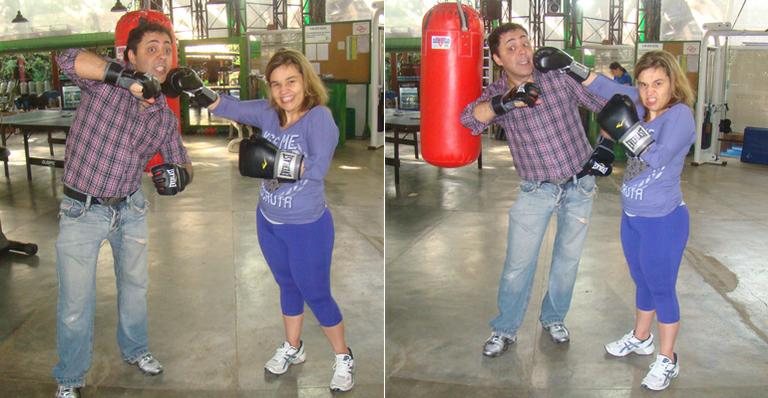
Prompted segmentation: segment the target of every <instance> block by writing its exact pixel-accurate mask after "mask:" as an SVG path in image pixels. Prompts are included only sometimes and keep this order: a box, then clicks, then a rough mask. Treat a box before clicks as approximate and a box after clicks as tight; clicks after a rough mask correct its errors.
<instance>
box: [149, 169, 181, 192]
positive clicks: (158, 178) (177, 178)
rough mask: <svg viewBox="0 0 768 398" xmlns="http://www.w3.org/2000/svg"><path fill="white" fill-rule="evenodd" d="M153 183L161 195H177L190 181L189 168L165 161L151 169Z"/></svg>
mask: <svg viewBox="0 0 768 398" xmlns="http://www.w3.org/2000/svg"><path fill="white" fill-rule="evenodd" d="M150 171H151V172H152V183H154V184H155V188H156V189H157V193H159V194H160V195H176V194H177V193H179V192H181V191H183V190H184V188H185V187H186V186H187V185H188V184H189V183H190V177H189V173H188V172H187V169H186V168H185V167H184V166H182V165H179V164H170V163H163V164H160V165H157V166H155V167H153V168H152V169H150Z"/></svg>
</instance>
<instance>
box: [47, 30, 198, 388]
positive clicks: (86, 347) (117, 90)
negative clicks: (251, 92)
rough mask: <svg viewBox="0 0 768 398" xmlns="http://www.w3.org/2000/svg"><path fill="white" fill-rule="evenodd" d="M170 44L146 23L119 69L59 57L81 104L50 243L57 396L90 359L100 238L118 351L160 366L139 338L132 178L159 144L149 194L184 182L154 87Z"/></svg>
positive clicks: (143, 263)
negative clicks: (108, 260)
mask: <svg viewBox="0 0 768 398" xmlns="http://www.w3.org/2000/svg"><path fill="white" fill-rule="evenodd" d="M171 48H172V47H171V33H170V32H169V31H168V30H167V29H166V28H165V27H163V26H161V25H156V24H146V23H145V24H140V25H139V26H138V27H137V28H135V29H134V30H132V31H131V32H130V34H129V36H128V43H127V49H126V50H125V55H126V65H125V66H123V65H122V64H120V63H117V62H114V61H108V60H105V59H103V58H101V57H99V56H97V55H95V54H93V53H89V52H85V51H81V50H74V49H72V50H67V51H64V52H63V53H61V54H60V55H59V56H58V63H59V65H60V67H61V70H62V72H63V73H65V74H66V75H67V76H68V77H69V78H70V79H71V80H72V81H73V82H74V83H75V84H77V85H78V86H79V87H80V88H81V90H82V101H81V102H80V105H79V108H78V110H77V111H76V113H75V115H74V118H73V120H72V127H71V129H70V132H69V136H68V137H67V145H66V154H65V159H66V162H65V167H64V177H63V179H62V180H63V183H64V198H63V200H62V201H61V205H60V209H59V215H60V220H59V236H58V239H57V241H56V268H57V271H58V277H59V298H58V310H57V316H56V317H57V320H56V322H57V325H56V326H57V336H56V339H57V350H58V356H59V362H58V364H56V366H55V367H54V369H53V376H54V378H55V379H56V381H57V383H58V385H59V387H58V390H57V395H56V396H57V397H62V398H63V397H74V398H77V397H78V396H79V391H78V390H79V387H82V386H83V385H84V384H85V375H86V372H87V371H88V369H89V368H90V365H91V351H92V344H93V343H92V339H93V318H94V307H95V295H96V294H95V293H96V286H95V282H96V264H97V260H98V254H99V248H100V247H101V244H102V242H103V241H105V240H108V241H109V243H110V246H111V247H112V252H113V256H114V261H115V264H114V267H115V275H116V280H117V297H118V313H119V314H118V315H119V320H118V330H117V343H118V346H119V348H120V352H121V354H122V357H123V359H124V360H125V361H126V362H128V363H129V364H132V365H136V366H137V367H138V368H139V369H140V370H141V371H142V372H143V373H145V374H147V375H157V374H159V373H161V372H162V371H163V367H162V365H161V364H160V362H159V361H158V360H157V359H156V358H155V357H154V356H153V355H152V354H151V353H150V351H149V348H148V342H147V279H148V273H147V222H146V219H145V215H146V214H145V213H146V211H147V201H146V200H145V198H144V194H143V192H142V190H141V176H142V174H143V172H142V170H143V168H144V165H145V164H146V163H147V162H148V161H149V159H150V158H151V157H152V156H153V154H155V153H156V152H157V151H158V150H159V151H160V152H161V154H162V155H163V158H164V159H165V161H166V162H168V163H165V164H162V165H159V166H155V167H153V169H152V174H153V178H152V179H153V182H154V184H155V187H156V188H157V190H158V193H160V194H162V195H173V194H176V193H178V192H180V191H182V190H183V189H184V187H185V186H186V185H187V184H188V183H189V181H190V180H191V175H192V165H191V163H190V160H189V156H188V155H187V151H186V149H185V148H184V146H183V144H182V141H181V136H180V134H179V131H178V123H177V120H176V118H175V116H174V114H173V112H172V111H171V110H170V108H168V105H167V104H166V102H165V99H164V97H163V96H162V95H161V94H160V83H161V82H163V81H164V80H165V78H166V75H167V73H168V71H169V69H170V66H171V56H172V54H171Z"/></svg>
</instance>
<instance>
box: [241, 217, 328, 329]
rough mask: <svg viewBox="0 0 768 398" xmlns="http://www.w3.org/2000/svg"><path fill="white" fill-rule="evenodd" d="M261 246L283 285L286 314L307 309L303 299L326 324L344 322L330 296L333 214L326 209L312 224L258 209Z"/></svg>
mask: <svg viewBox="0 0 768 398" xmlns="http://www.w3.org/2000/svg"><path fill="white" fill-rule="evenodd" d="M256 229H257V231H258V234H259V246H261V252H262V253H263V254H264V258H265V259H266V260H267V264H268V265H269V268H270V269H271V270H272V275H273V276H274V277H275V281H277V284H278V285H279V286H280V306H281V307H282V310H283V315H287V316H296V315H301V314H303V313H304V302H306V303H307V305H309V308H310V309H312V312H313V313H314V314H315V317H316V318H317V320H318V321H319V322H320V325H322V326H324V327H330V326H335V325H337V324H338V323H339V322H341V319H342V318H341V311H339V306H338V305H336V301H334V300H333V297H332V296H331V256H332V253H333V237H334V230H333V218H332V217H331V212H330V211H329V210H328V209H326V210H325V212H324V213H323V215H322V216H320V218H319V219H318V220H317V221H314V222H311V223H309V224H273V223H271V222H269V221H267V219H266V218H264V216H263V215H262V214H261V211H260V210H258V209H257V210H256Z"/></svg>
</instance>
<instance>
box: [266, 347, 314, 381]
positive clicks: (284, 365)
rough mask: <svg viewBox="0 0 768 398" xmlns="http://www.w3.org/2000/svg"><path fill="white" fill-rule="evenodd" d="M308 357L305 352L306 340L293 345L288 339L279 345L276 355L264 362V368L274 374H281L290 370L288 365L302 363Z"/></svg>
mask: <svg viewBox="0 0 768 398" xmlns="http://www.w3.org/2000/svg"><path fill="white" fill-rule="evenodd" d="M306 359H307V354H306V353H304V342H303V341H300V342H299V347H298V348H296V347H293V346H291V345H290V344H289V343H288V342H287V341H285V342H283V345H281V346H280V347H277V350H276V351H275V355H273V356H272V358H270V360H269V361H267V363H266V364H264V369H266V370H267V371H269V372H270V373H272V374H276V375H281V374H283V373H285V372H287V371H288V367H289V366H291V365H295V364H300V363H302V362H304V361H305V360H306Z"/></svg>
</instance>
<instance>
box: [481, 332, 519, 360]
mask: <svg viewBox="0 0 768 398" xmlns="http://www.w3.org/2000/svg"><path fill="white" fill-rule="evenodd" d="M515 341H517V336H505V335H501V334H498V333H496V332H494V333H493V334H491V337H489V338H488V340H485V344H484V345H483V355H485V356H487V357H497V356H499V355H501V354H503V353H504V352H505V351H507V350H508V349H509V346H510V345H512V344H514V342H515Z"/></svg>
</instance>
